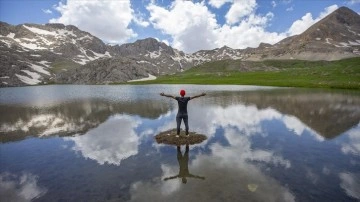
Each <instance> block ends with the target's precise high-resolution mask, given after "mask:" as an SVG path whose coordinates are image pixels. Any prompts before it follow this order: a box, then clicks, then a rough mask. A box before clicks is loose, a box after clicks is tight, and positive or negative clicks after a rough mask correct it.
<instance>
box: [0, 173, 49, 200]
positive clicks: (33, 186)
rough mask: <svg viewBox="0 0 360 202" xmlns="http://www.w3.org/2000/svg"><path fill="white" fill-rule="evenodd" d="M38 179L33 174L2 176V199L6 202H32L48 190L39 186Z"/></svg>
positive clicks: (0, 182)
mask: <svg viewBox="0 0 360 202" xmlns="http://www.w3.org/2000/svg"><path fill="white" fill-rule="evenodd" d="M37 181H38V177H37V176H35V175H33V174H31V173H22V174H21V176H20V175H15V174H11V173H7V172H5V173H1V174H0V199H3V200H4V201H22V202H25V201H32V200H33V199H36V198H39V197H41V196H42V195H44V194H45V193H46V191H47V190H46V189H45V188H43V187H40V186H39V185H38V184H37Z"/></svg>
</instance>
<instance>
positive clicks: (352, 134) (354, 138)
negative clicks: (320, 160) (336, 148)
mask: <svg viewBox="0 0 360 202" xmlns="http://www.w3.org/2000/svg"><path fill="white" fill-rule="evenodd" d="M347 134H348V137H349V141H348V142H347V143H343V144H342V146H341V151H342V152H343V153H345V154H355V155H360V124H359V125H358V126H357V127H356V128H353V129H351V130H350V131H348V132H347Z"/></svg>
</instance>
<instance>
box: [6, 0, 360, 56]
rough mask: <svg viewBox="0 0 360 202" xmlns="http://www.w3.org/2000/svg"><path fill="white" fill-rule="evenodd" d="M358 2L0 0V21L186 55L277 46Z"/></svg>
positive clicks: (355, 8)
mask: <svg viewBox="0 0 360 202" xmlns="http://www.w3.org/2000/svg"><path fill="white" fill-rule="evenodd" d="M341 6H346V7H348V8H350V9H352V10H353V11H355V12H357V13H359V14H360V0H192V1H191V0H187V1H184V0H174V1H170V0H0V21H3V22H6V23H9V24H12V25H18V24H23V23H35V24H46V23H62V24H65V25H70V24H71V25H75V26H77V27H78V28H79V29H81V30H83V31H87V32H89V33H91V34H92V35H94V36H96V37H98V38H100V39H101V40H103V41H104V42H105V43H110V44H123V43H132V42H134V41H136V40H138V39H144V38H148V37H152V38H156V39H157V40H158V41H162V42H164V43H166V44H167V45H170V46H172V47H174V48H176V49H178V50H182V51H184V52H186V53H193V52H196V51H199V50H210V49H214V48H220V47H223V46H228V47H231V48H234V49H244V48H247V47H258V46H259V44H260V43H261V42H263V43H270V44H274V43H277V42H278V41H280V40H282V39H284V38H286V37H289V36H293V35H296V34H300V33H302V32H303V31H305V30H306V29H307V28H309V27H310V26H311V25H313V24H314V23H316V22H318V21H319V20H321V19H322V18H324V17H325V16H327V15H328V14H329V13H331V12H333V11H334V10H336V9H337V8H339V7H341Z"/></svg>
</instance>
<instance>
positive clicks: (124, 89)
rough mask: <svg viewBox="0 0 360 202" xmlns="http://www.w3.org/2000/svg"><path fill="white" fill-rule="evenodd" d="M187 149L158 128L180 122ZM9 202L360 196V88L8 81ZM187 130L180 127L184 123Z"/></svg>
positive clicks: (4, 145) (3, 102)
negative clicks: (180, 113)
mask: <svg viewBox="0 0 360 202" xmlns="http://www.w3.org/2000/svg"><path fill="white" fill-rule="evenodd" d="M181 88H185V89H186V90H187V93H188V95H189V96H192V95H195V94H198V93H201V92H206V93H207V96H205V97H201V98H198V99H194V100H191V101H190V102H189V106H188V111H189V125H190V130H191V131H194V132H197V133H200V134H205V135H206V136H207V140H205V141H204V142H202V143H200V144H197V145H190V146H189V151H188V152H186V147H185V146H182V147H181V148H180V150H178V149H177V147H175V146H170V145H163V144H157V143H156V141H155V139H154V136H155V135H156V134H158V133H160V132H162V131H166V130H168V129H172V128H174V127H175V126H176V123H175V116H176V112H177V104H176V101H173V100H171V99H169V98H165V97H161V96H159V93H160V92H165V93H168V94H174V95H176V93H177V92H178V91H179V90H180V89H181ZM0 95H1V96H0V114H1V117H0V142H1V143H0V201H30V200H35V201H108V200H109V201H358V200H360V124H359V120H360V93H359V92H356V91H338V90H336V91H335V90H314V89H312V90H308V89H296V88H270V87H256V86H202V85H183V86H181V85H149V86H132V85H129V86H71V85H69V86H66V85H63V86H38V87H22V88H5V89H0ZM182 127H183V126H182Z"/></svg>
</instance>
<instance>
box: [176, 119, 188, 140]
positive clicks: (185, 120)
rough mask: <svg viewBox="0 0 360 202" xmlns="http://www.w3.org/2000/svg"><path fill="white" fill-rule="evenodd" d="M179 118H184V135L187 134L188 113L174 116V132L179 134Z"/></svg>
mask: <svg viewBox="0 0 360 202" xmlns="http://www.w3.org/2000/svg"><path fill="white" fill-rule="evenodd" d="M181 119H182V120H184V123H185V132H186V135H188V134H189V122H188V115H177V116H176V133H177V134H178V135H179V134H180V126H181Z"/></svg>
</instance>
